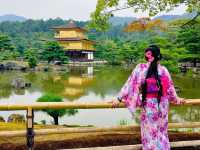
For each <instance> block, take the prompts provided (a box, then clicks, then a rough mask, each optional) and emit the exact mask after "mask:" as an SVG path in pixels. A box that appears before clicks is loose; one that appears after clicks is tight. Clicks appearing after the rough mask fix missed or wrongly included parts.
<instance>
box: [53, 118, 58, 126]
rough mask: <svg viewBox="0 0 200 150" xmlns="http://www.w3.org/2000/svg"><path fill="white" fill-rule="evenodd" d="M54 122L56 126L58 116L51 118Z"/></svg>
mask: <svg viewBox="0 0 200 150" xmlns="http://www.w3.org/2000/svg"><path fill="white" fill-rule="evenodd" d="M52 117H53V120H54V124H55V125H58V116H52Z"/></svg>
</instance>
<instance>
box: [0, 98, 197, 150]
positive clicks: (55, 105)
mask: <svg viewBox="0 0 200 150" xmlns="http://www.w3.org/2000/svg"><path fill="white" fill-rule="evenodd" d="M184 105H195V106H196V105H199V106H200V99H187V100H186V103H185V104H184ZM124 107H125V105H124V104H123V103H121V104H119V105H118V106H117V107H116V108H124ZM101 108H112V104H111V103H107V102H96V103H81V102H79V103H77V102H37V103H32V104H0V111H9V110H27V115H26V116H27V130H26V133H25V132H24V131H18V132H16V133H15V132H10V134H6V133H5V132H0V136H4V137H5V136H6V135H7V137H9V136H12V135H26V136H27V147H28V150H33V144H34V135H35V132H34V131H33V127H34V125H33V122H34V121H33V120H34V110H42V109H101ZM170 127H174V128H179V127H183V128H197V127H198V128H199V127H200V123H199V122H196V123H193V124H191V123H188V124H186V123H184V124H169V128H170ZM128 128H130V129H131V128H132V129H133V128H135V129H139V127H138V126H135V127H128ZM121 129H123V128H121ZM86 130H88V132H92V131H93V132H95V131H94V130H92V129H85V130H84V129H83V130H81V129H80V130H79V131H78V130H76V129H73V130H68V129H62V130H60V129H59V130H50V129H49V130H46V131H44V130H43V131H42V130H40V131H37V132H36V134H41V135H42V134H46V133H47V132H49V133H55V132H62V133H63V132H68V133H70V132H85V131H86ZM105 130H110V129H101V128H99V129H96V131H105ZM116 130H118V129H117V128H116ZM124 130H127V129H124Z"/></svg>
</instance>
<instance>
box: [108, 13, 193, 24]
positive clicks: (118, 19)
mask: <svg viewBox="0 0 200 150" xmlns="http://www.w3.org/2000/svg"><path fill="white" fill-rule="evenodd" d="M194 16H195V13H184V14H182V15H161V16H156V17H154V19H162V20H165V21H170V20H176V19H190V18H192V17H194ZM134 20H137V18H136V17H111V18H110V23H111V24H112V25H114V26H116V25H124V24H128V23H130V22H132V21H134Z"/></svg>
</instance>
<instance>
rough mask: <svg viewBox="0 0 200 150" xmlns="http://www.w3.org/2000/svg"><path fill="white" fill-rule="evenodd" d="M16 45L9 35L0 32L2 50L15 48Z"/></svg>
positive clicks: (0, 48) (0, 49)
mask: <svg viewBox="0 0 200 150" xmlns="http://www.w3.org/2000/svg"><path fill="white" fill-rule="evenodd" d="M13 49H14V46H13V45H12V44H11V40H10V38H9V37H8V36H7V35H4V34H0V51H1V52H2V51H5V50H13Z"/></svg>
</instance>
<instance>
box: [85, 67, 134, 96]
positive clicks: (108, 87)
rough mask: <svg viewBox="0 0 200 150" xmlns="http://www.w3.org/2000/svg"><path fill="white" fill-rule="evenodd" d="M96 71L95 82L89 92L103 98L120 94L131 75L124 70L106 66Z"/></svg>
mask: <svg viewBox="0 0 200 150" xmlns="http://www.w3.org/2000/svg"><path fill="white" fill-rule="evenodd" d="M96 69H97V70H98V72H95V80H94V81H93V82H92V84H91V86H90V87H89V88H88V90H90V91H92V92H94V93H95V94H96V95H100V96H101V97H102V98H104V97H105V95H107V94H112V95H115V94H116V93H117V92H119V90H120V88H121V87H122V85H123V84H124V82H125V81H126V80H127V79H128V76H129V74H130V73H127V71H124V69H123V68H121V67H115V66H105V67H99V68H96ZM124 79H125V80H124ZM122 81H123V82H122Z"/></svg>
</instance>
